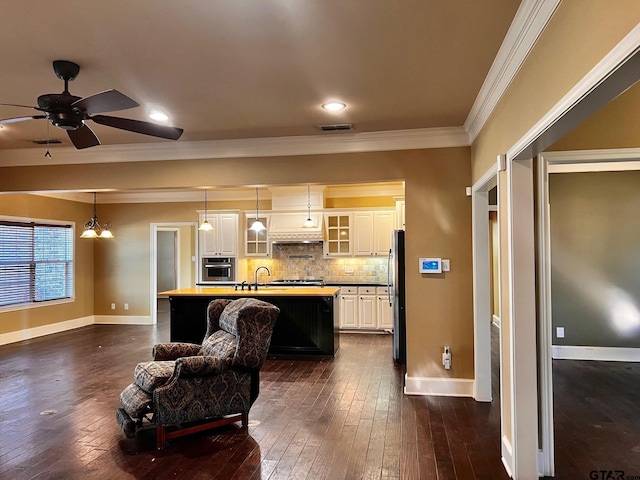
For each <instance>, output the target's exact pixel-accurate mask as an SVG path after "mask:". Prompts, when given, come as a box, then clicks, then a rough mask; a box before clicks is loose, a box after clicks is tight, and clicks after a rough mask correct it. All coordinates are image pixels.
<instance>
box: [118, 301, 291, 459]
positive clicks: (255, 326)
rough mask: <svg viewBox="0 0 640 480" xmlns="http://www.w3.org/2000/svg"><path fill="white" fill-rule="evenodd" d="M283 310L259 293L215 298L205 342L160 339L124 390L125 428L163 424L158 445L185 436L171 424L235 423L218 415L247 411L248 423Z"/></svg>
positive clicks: (127, 430) (120, 415) (122, 411)
mask: <svg viewBox="0 0 640 480" xmlns="http://www.w3.org/2000/svg"><path fill="white" fill-rule="evenodd" d="M279 313H280V310H279V309H278V308H277V307H275V306H274V305H271V304H269V303H266V302H263V301H261V300H257V299H253V298H242V299H239V300H233V301H231V300H214V301H212V302H211V303H210V304H209V306H208V308H207V322H208V326H207V333H206V335H205V338H204V340H203V342H202V345H196V344H191V343H165V344H158V345H155V346H154V348H153V358H154V360H153V361H151V362H143V363H139V364H138V365H137V366H136V368H135V371H134V374H133V383H131V385H129V386H128V387H127V388H125V389H124V391H123V392H122V393H121V394H120V405H121V407H122V408H120V409H119V410H118V411H117V413H116V418H117V421H118V423H119V424H120V426H121V427H122V429H123V430H124V432H125V433H126V434H127V435H128V436H133V435H135V432H136V431H137V430H138V429H139V428H142V427H143V424H144V420H147V421H149V422H150V423H152V424H155V425H156V426H157V428H158V437H157V441H158V448H162V447H163V446H164V442H165V438H167V439H168V438H173V437H176V436H180V433H179V432H174V433H170V434H166V433H165V427H167V426H174V425H178V424H184V423H189V422H202V421H212V420H213V421H214V422H215V421H217V422H218V423H219V422H224V423H230V421H229V419H227V418H225V419H224V420H217V419H221V417H226V416H228V415H232V414H238V415H241V416H242V417H241V418H242V420H243V424H244V423H246V419H247V415H248V412H249V409H250V408H251V405H252V404H253V402H254V401H255V399H256V398H257V396H258V386H259V380H258V378H259V377H258V372H259V369H260V368H261V367H262V365H263V364H264V362H265V360H266V357H267V351H268V349H269V344H270V342H271V333H272V332H273V327H274V325H275V321H276V318H277V317H278V314H279ZM237 419H238V418H236V420H237ZM236 420H233V421H236ZM213 426H216V425H214V424H212V425H211V427H213ZM211 427H209V428H211ZM187 433H188V432H187Z"/></svg>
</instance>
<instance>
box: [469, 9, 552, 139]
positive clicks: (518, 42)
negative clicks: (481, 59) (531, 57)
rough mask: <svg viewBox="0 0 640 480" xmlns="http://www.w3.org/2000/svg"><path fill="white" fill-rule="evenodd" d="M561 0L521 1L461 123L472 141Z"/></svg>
mask: <svg viewBox="0 0 640 480" xmlns="http://www.w3.org/2000/svg"><path fill="white" fill-rule="evenodd" d="M559 4H560V0H523V1H522V3H521V4H520V7H519V8H518V11H517V12H516V15H515V17H514V19H513V22H511V26H510V27H509V30H508V31H507V34H506V35H505V37H504V40H503V42H502V45H501V47H500V49H499V50H498V53H497V55H496V58H495V59H494V60H493V64H492V65H491V68H490V69H489V73H488V74H487V77H486V78H485V80H484V83H483V84H482V87H481V88H480V92H479V93H478V96H477V97H476V100H475V102H474V103H473V106H472V107H471V110H470V112H469V115H468V116H467V119H466V121H465V122H464V128H465V130H466V131H467V132H468V133H469V140H470V142H471V143H473V141H474V140H475V139H476V137H477V136H478V134H479V133H480V130H482V127H483V126H484V124H485V123H486V121H487V120H488V119H489V117H490V116H491V114H492V113H493V110H494V109H495V108H496V105H497V104H498V102H499V101H500V99H501V98H502V95H503V94H504V92H505V91H506V90H507V88H508V87H509V85H510V84H511V81H512V80H513V78H514V77H515V76H516V74H517V73H518V70H520V67H521V66H522V64H523V63H524V61H525V59H526V58H527V55H528V54H529V52H530V51H531V49H532V48H533V46H534V44H535V43H536V41H537V40H538V37H539V36H540V34H541V33H542V31H543V30H544V28H545V27H546V25H547V23H548V22H549V19H550V18H551V17H552V16H553V13H554V12H555V10H556V8H557V7H558V5H559Z"/></svg>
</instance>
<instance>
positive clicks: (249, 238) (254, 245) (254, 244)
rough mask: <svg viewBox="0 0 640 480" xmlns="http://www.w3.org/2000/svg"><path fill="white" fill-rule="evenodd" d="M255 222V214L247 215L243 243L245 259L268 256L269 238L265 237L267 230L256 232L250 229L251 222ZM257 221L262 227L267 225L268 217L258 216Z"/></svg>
mask: <svg viewBox="0 0 640 480" xmlns="http://www.w3.org/2000/svg"><path fill="white" fill-rule="evenodd" d="M255 220H256V215H255V213H254V214H253V215H251V214H247V216H246V224H245V230H244V232H245V242H244V253H245V255H246V256H247V257H268V256H269V238H268V236H267V232H268V230H262V231H261V232H256V231H253V230H251V229H250V227H251V225H253V222H255ZM258 220H260V221H261V222H262V224H263V225H265V226H266V225H268V224H269V217H268V215H260V216H259V217H258Z"/></svg>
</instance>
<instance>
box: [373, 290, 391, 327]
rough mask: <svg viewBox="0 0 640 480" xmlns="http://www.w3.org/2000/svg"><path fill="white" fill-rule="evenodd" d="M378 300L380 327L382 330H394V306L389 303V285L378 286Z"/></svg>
mask: <svg viewBox="0 0 640 480" xmlns="http://www.w3.org/2000/svg"><path fill="white" fill-rule="evenodd" d="M376 295H377V300H378V311H377V313H378V328H379V329H380V330H393V307H391V305H389V291H388V288H387V287H377V288H376Z"/></svg>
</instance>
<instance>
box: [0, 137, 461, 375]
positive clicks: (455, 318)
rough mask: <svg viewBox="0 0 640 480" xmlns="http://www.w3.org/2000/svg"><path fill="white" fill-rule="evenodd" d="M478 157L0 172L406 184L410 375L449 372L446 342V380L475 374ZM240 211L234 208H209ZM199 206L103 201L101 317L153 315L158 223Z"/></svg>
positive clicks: (182, 180)
mask: <svg viewBox="0 0 640 480" xmlns="http://www.w3.org/2000/svg"><path fill="white" fill-rule="evenodd" d="M469 154H470V151H469V148H450V149H432V150H411V151H402V152H376V153H359V154H344V155H317V156H296V157H283V158H262V159H257V158H249V159H222V160H193V161H179V162H144V163H140V164H133V163H132V164H119V165H118V168H117V169H116V168H113V166H104V165H99V164H92V165H90V164H87V165H74V166H57V167H56V166H46V167H38V168H37V171H38V173H39V174H38V175H34V172H35V171H36V169H34V168H32V167H22V168H21V167H6V168H4V169H2V170H3V175H0V191H2V190H12V189H24V190H27V191H28V190H32V189H45V190H47V189H70V190H77V189H94V188H97V189H100V188H107V189H109V188H129V187H131V188H133V187H135V188H157V187H190V188H193V187H195V186H202V184H203V179H205V178H210V179H211V181H210V185H219V186H225V185H258V184H259V185H286V184H296V183H300V184H305V183H310V182H311V183H327V184H335V183H357V182H379V181H392V180H394V181H398V180H405V181H406V185H405V194H406V195H405V197H406V219H407V232H408V233H407V245H406V247H407V248H406V250H407V264H408V274H407V322H408V325H407V329H408V335H407V337H408V345H407V350H408V362H409V364H408V374H409V375H410V376H426V377H429V376H435V377H438V376H445V371H444V370H443V368H442V366H441V352H442V347H443V346H444V345H451V348H452V352H453V353H454V356H455V361H454V365H453V369H452V370H450V371H448V372H447V373H446V375H447V376H454V377H461V378H472V377H473V353H472V345H473V313H472V288H471V280H472V278H471V270H472V264H471V200H470V198H469V197H467V196H466V195H465V187H466V186H468V185H469V184H470V180H471V170H470V162H469ZM301 165H303V166H304V168H300V167H301ZM364 167H366V168H364ZM9 177H10V178H11V181H8V178H9ZM45 179H47V180H45ZM249 203H251V202H249ZM236 205H237V204H235V203H234V202H227V203H225V204H217V205H216V204H211V205H209V208H210V209H216V208H234V207H236V208H238V207H237V206H236ZM254 206H255V205H249V206H246V205H243V206H242V207H240V208H241V209H243V208H249V209H250V208H253V207H254ZM265 208H267V207H265ZM196 209H202V204H197V203H193V204H185V203H183V204H162V205H160V204H130V205H99V208H98V216H99V218H101V219H102V218H104V219H105V221H106V220H108V221H111V222H112V223H113V232H114V234H115V235H116V238H115V239H114V242H112V243H111V244H108V243H103V244H102V243H101V244H99V245H98V244H97V246H96V256H95V258H96V260H95V269H96V300H95V313H96V314H101V315H109V314H116V315H123V314H125V312H123V311H118V310H116V311H115V312H114V311H112V310H110V303H112V302H114V301H116V300H114V299H117V303H118V305H119V307H120V306H121V305H122V304H123V303H125V302H126V303H129V306H130V309H129V311H128V312H127V314H128V315H149V295H150V294H149V278H148V276H149V261H150V260H149V236H150V233H149V224H150V223H151V222H176V221H196V220H197V216H196V213H195V210H196ZM424 256H440V257H444V258H450V259H451V272H449V273H447V274H446V276H443V277H441V278H430V277H427V276H421V275H420V274H419V273H418V270H417V268H412V266H416V265H417V263H418V258H419V257H424Z"/></svg>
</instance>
